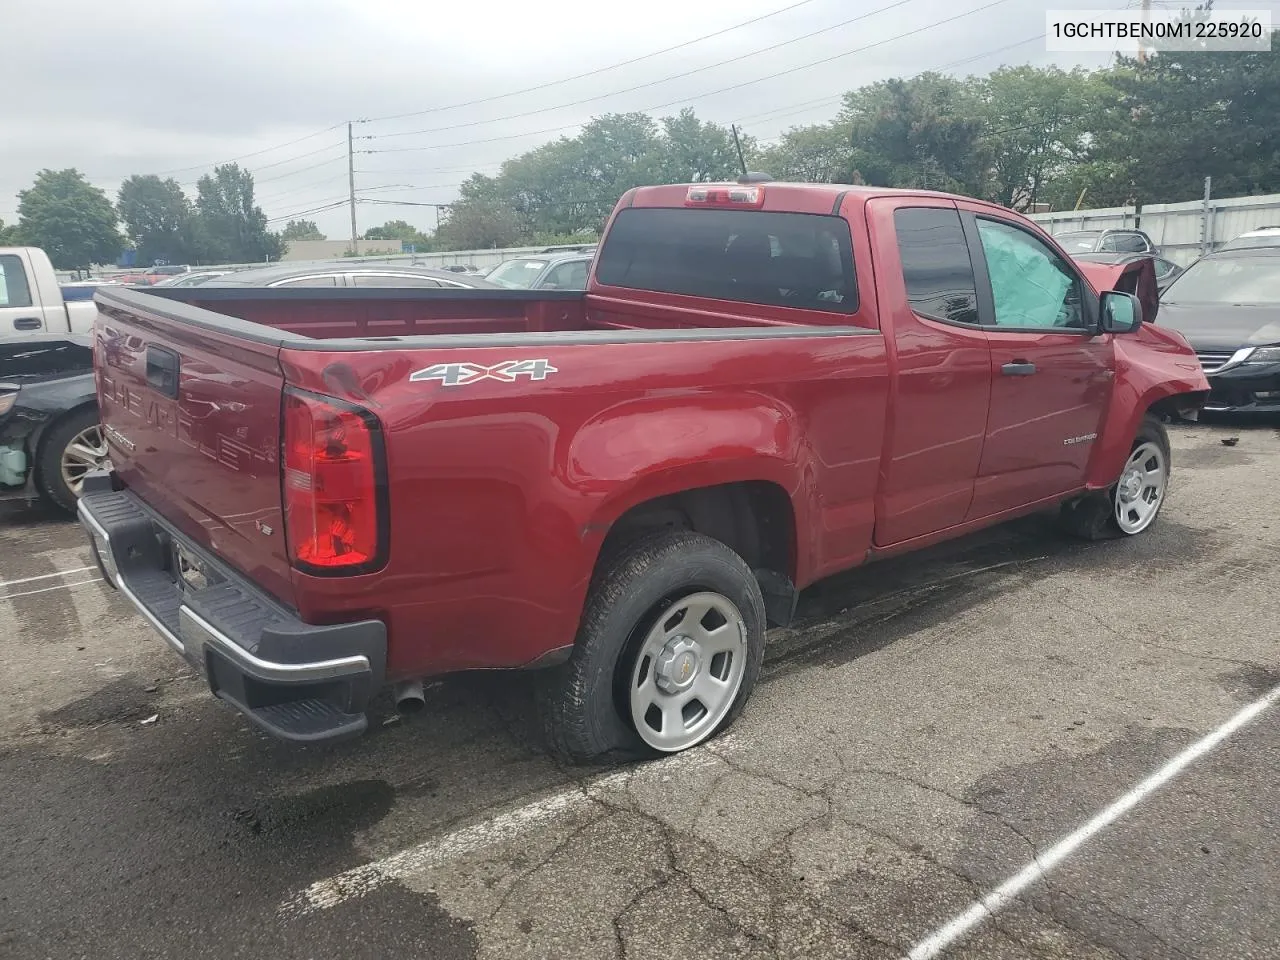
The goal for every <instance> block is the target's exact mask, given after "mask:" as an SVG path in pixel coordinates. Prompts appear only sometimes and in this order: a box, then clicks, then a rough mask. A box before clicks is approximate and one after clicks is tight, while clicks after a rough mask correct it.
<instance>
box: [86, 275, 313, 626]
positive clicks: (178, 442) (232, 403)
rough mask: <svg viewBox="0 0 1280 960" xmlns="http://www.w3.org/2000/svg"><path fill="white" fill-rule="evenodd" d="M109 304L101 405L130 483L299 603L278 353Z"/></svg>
mask: <svg viewBox="0 0 1280 960" xmlns="http://www.w3.org/2000/svg"><path fill="white" fill-rule="evenodd" d="M99 297H100V303H101V304H102V307H103V309H102V314H101V316H100V318H99V320H98V322H97V324H96V327H95V335H94V341H95V343H94V349H95V351H96V364H95V366H96V370H97V376H98V396H99V402H100V405H101V408H102V422H103V424H104V426H105V428H106V429H105V434H106V437H107V442H108V444H109V446H110V449H111V460H112V464H113V465H114V467H115V469H116V472H117V474H118V476H119V477H120V479H121V481H122V482H123V483H124V484H125V485H126V486H128V487H130V488H132V489H134V490H135V491H136V492H137V493H138V494H139V495H140V496H141V497H142V498H143V500H144V501H145V502H146V503H147V504H148V505H149V506H150V507H152V508H153V509H155V510H156V511H157V512H159V513H160V514H161V515H162V516H163V517H164V518H165V519H166V520H168V521H169V522H170V523H172V524H173V525H174V526H175V527H176V528H177V529H178V530H180V531H181V532H182V533H184V534H186V535H187V536H188V537H190V538H191V539H192V540H193V541H195V542H196V543H197V544H199V545H201V546H203V547H205V548H207V549H209V550H210V551H211V552H213V553H215V554H217V555H218V556H220V557H221V558H223V559H224V560H226V561H227V563H229V564H230V565H231V566H232V567H234V568H236V569H237V570H239V571H240V572H241V573H242V574H244V575H246V576H247V577H249V578H250V579H251V580H253V581H254V582H255V583H257V584H258V585H259V586H260V587H262V588H263V589H264V590H266V591H267V592H268V593H270V594H272V595H274V596H275V597H276V598H277V599H279V600H281V601H283V602H285V603H286V604H289V605H292V602H293V591H292V587H291V585H290V569H289V562H288V557H287V556H286V552H285V539H284V523H283V513H282V508H281V491H280V465H279V455H280V454H279V451H280V417H281V396H282V391H283V386H284V379H283V377H282V375H281V372H280V366H279V362H278V354H279V346H278V344H274V343H271V342H270V341H269V340H268V341H262V342H258V341H254V340H252V339H248V338H243V337H239V336H236V335H235V333H234V332H232V331H230V330H229V331H221V330H215V329H212V328H210V327H207V326H200V325H196V324H191V323H186V322H183V321H182V320H178V319H173V318H172V317H170V316H165V315H163V314H160V313H154V312H151V311H149V310H146V309H140V308H138V307H137V306H136V301H132V302H129V303H128V304H127V305H126V303H125V302H124V301H118V302H113V301H112V299H111V298H110V297H109V296H104V295H103V294H99Z"/></svg>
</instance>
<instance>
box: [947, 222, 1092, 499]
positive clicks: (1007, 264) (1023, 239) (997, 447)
mask: <svg viewBox="0 0 1280 960" xmlns="http://www.w3.org/2000/svg"><path fill="white" fill-rule="evenodd" d="M959 206H960V208H961V215H962V217H963V218H964V221H965V230H966V233H967V235H968V237H969V240H970V248H971V250H972V255H973V260H974V265H975V267H977V276H978V312H979V314H980V316H981V320H982V324H983V327H984V329H985V330H986V331H987V339H988V341H989V343H990V345H991V412H990V415H989V417H988V419H987V430H986V434H987V437H986V443H985V444H984V446H983V451H982V462H981V466H980V467H979V470H978V479H977V482H976V484H975V486H974V495H973V505H972V507H971V508H970V510H969V519H978V518H981V517H988V516H991V515H993V514H997V513H1001V512H1003V511H1005V510H1011V509H1014V508H1017V507H1022V506H1025V505H1027V504H1030V503H1034V502H1036V501H1039V500H1044V499H1048V498H1052V497H1055V496H1057V495H1059V494H1063V493H1068V492H1070V491H1072V490H1075V489H1077V488H1078V487H1080V486H1081V484H1083V482H1084V476H1085V469H1086V467H1087V465H1088V461H1089V453H1090V450H1091V449H1092V447H1093V441H1094V440H1095V438H1096V437H1097V434H1098V425H1099V423H1100V422H1101V419H1102V415H1103V412H1104V409H1105V407H1106V403H1107V400H1108V398H1109V397H1110V395H1111V387H1112V383H1113V380H1114V366H1115V363H1114V355H1113V351H1112V345H1111V337H1110V336H1106V335H1103V336H1095V335H1094V334H1093V333H1092V331H1091V319H1090V318H1091V316H1092V314H1093V312H1094V310H1095V309H1096V304H1095V302H1094V300H1095V298H1094V295H1093V291H1092V290H1091V288H1090V287H1089V285H1088V284H1087V283H1086V282H1085V281H1084V278H1083V277H1082V276H1081V275H1080V273H1079V272H1078V271H1077V270H1076V268H1075V267H1074V265H1073V264H1071V263H1070V261H1068V260H1067V259H1066V258H1064V257H1062V256H1061V255H1060V254H1059V253H1058V252H1057V251H1056V250H1054V249H1053V248H1052V247H1051V246H1049V245H1048V244H1047V243H1045V242H1044V241H1043V240H1041V239H1040V238H1039V237H1038V236H1036V234H1035V233H1033V232H1032V231H1031V230H1029V229H1027V228H1026V227H1024V226H1022V225H1019V224H1017V223H1014V222H1012V221H1009V220H1004V219H1001V218H1000V217H999V216H997V215H995V214H993V213H992V212H991V211H990V209H989V208H986V207H982V206H979V205H977V204H973V205H967V204H964V203H961V204H959Z"/></svg>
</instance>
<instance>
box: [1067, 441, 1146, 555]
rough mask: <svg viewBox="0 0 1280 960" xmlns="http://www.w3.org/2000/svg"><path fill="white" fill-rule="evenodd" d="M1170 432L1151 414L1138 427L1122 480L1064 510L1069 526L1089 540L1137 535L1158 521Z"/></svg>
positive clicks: (1069, 505)
mask: <svg viewBox="0 0 1280 960" xmlns="http://www.w3.org/2000/svg"><path fill="white" fill-rule="evenodd" d="M1169 453H1170V452H1169V435H1168V433H1166V432H1165V428H1164V426H1163V424H1161V423H1160V422H1159V421H1158V420H1156V419H1155V418H1153V417H1147V418H1146V419H1145V420H1144V421H1143V422H1142V426H1141V427H1140V428H1139V429H1138V435H1137V436H1136V437H1135V438H1134V441H1133V446H1132V448H1131V449H1130V451H1129V457H1128V459H1126V460H1125V464H1124V469H1123V470H1122V471H1121V472H1120V479H1119V480H1117V481H1116V483H1115V485H1114V486H1112V487H1111V488H1109V489H1108V490H1100V491H1098V492H1097V493H1091V494H1089V495H1087V496H1085V497H1081V498H1080V499H1078V500H1075V501H1072V502H1071V503H1069V504H1066V505H1065V506H1064V507H1063V510H1062V517H1063V521H1064V522H1065V524H1066V526H1067V529H1068V530H1070V531H1071V532H1072V533H1073V534H1075V535H1076V536H1079V537H1083V538H1085V539H1086V540H1105V539H1109V538H1113V537H1133V536H1137V535H1138V534H1140V533H1143V532H1144V531H1146V530H1147V529H1148V528H1150V527H1151V525H1152V524H1154V523H1155V522H1156V517H1157V516H1159V514H1160V508H1161V507H1163V506H1164V500H1165V495H1166V494H1167V493H1168V490H1169V472H1170V455H1169Z"/></svg>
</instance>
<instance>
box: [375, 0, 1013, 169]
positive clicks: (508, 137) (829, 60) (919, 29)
mask: <svg viewBox="0 0 1280 960" xmlns="http://www.w3.org/2000/svg"><path fill="white" fill-rule="evenodd" d="M1005 2H1007V0H991V2H990V3H986V4H984V5H982V6H980V7H975V8H974V9H972V10H967V11H965V12H964V13H958V14H956V15H955V16H951V17H947V18H945V19H943V20H938V21H936V22H934V23H930V24H926V25H925V26H923V27H917V28H916V29H914V30H908V31H906V32H905V33H900V34H898V35H896V36H893V37H886V38H885V39H883V40H877V41H875V42H874V43H868V44H864V45H862V46H861V47H856V48H855V49H853V50H847V51H845V52H844V53H837V54H833V55H832V56H829V57H824V58H822V59H821V60H814V61H811V62H809V63H802V64H800V65H798V66H795V67H790V68H788V69H786V70H779V71H777V72H776V73H771V74H768V75H767V76H763V77H756V78H755V79H754V80H743V81H741V82H739V83H734V84H730V85H729V86H727V87H721V88H719V89H718V90H708V91H705V92H703V93H699V94H695V95H694V96H691V97H684V98H682V99H680V100H670V101H668V102H666V103H660V104H657V105H655V106H652V107H644V108H642V110H640V111H639V112H642V113H644V112H648V111H650V110H662V109H664V108H666V107H673V106H677V105H679V104H683V103H689V102H691V101H694V100H699V99H702V98H703V97H714V96H717V95H719V94H722V93H729V92H730V91H733V90H740V89H742V88H743V87H749V86H753V85H754V84H757V83H763V82H765V81H766V80H776V79H777V78H778V77H785V76H789V75H790V74H793V73H799V72H800V71H801V70H810V69H812V68H813V67H819V66H823V65H824V64H828V63H832V62H834V61H836V60H841V59H843V58H845V57H851V56H853V55H854V54H858V53H865V52H866V51H868V50H874V49H876V48H877V47H882V46H884V45H885V44H888V43H893V42H894V41H897V40H903V39H906V38H907V37H913V36H916V35H917V34H921V33H924V32H925V31H926V30H932V29H934V28H935V27H940V26H944V25H945V24H948V23H953V22H954V21H956V20H961V19H963V18H965V17H971V16H973V15H974V14H975V13H981V12H982V11H984V10H990V9H991V8H992V7H997V6H1000V5H1001V4H1002V3H1005ZM581 126H582V124H581V123H570V124H565V125H563V126H559V127H549V128H547V129H545V130H533V131H530V132H528V133H514V134H506V135H504V136H499V137H487V138H484V139H480V140H463V141H459V142H457V143H439V144H435V145H433V146H429V147H387V148H384V149H382V150H363V151H361V152H362V153H420V152H422V151H424V150H444V149H446V148H450V147H469V146H472V145H474V144H478V143H496V142H498V141H500V140H516V139H520V138H522V137H534V136H539V135H542V134H547V133H559V132H561V131H564V130H573V129H576V128H578V127H581Z"/></svg>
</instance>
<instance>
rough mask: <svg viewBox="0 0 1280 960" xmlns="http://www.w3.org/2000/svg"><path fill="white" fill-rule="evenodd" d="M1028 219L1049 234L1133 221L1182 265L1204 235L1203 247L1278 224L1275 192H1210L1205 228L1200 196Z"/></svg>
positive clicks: (1279, 203) (1130, 224)
mask: <svg viewBox="0 0 1280 960" xmlns="http://www.w3.org/2000/svg"><path fill="white" fill-rule="evenodd" d="M1031 219H1032V220H1034V221H1036V222H1037V223H1039V224H1040V225H1041V226H1042V227H1044V228H1045V229H1046V230H1048V231H1049V232H1050V233H1051V234H1054V235H1057V234H1060V233H1066V232H1067V231H1069V230H1117V229H1123V228H1125V227H1135V226H1136V227H1137V228H1138V229H1140V230H1145V231H1146V232H1147V234H1148V235H1149V236H1150V237H1151V239H1152V240H1153V241H1154V242H1155V245H1156V246H1157V247H1159V248H1160V252H1161V253H1162V254H1163V255H1164V256H1166V257H1168V258H1169V259H1170V260H1172V261H1174V262H1175V263H1178V264H1181V265H1182V266H1184V267H1185V266H1187V265H1188V264H1189V263H1191V262H1192V261H1193V260H1195V259H1196V258H1197V257H1198V256H1200V254H1201V253H1202V252H1203V248H1204V245H1205V238H1206V235H1207V237H1208V245H1209V249H1211V250H1216V249H1217V248H1218V247H1220V246H1222V244H1224V243H1226V242H1227V241H1228V240H1232V239H1234V238H1236V237H1238V236H1240V234H1242V233H1247V232H1249V231H1250V230H1257V229H1258V228H1260V227H1275V226H1280V193H1270V194H1266V195H1264V196H1257V197H1226V198H1222V199H1214V198H1211V199H1210V200H1209V212H1208V229H1207V231H1206V230H1205V205H1204V201H1203V200H1187V201H1185V202H1183V203H1148V204H1147V205H1146V206H1144V207H1143V208H1142V211H1141V213H1137V212H1135V209H1134V208H1133V207H1106V208H1100V209H1097V210H1060V211H1057V212H1055V213H1034V214H1032V215H1031Z"/></svg>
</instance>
